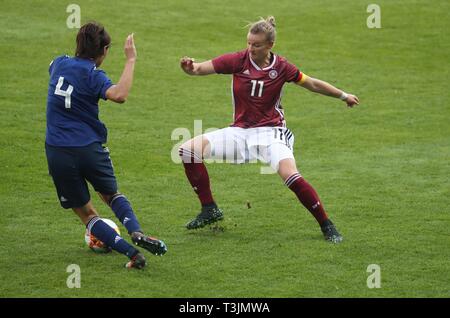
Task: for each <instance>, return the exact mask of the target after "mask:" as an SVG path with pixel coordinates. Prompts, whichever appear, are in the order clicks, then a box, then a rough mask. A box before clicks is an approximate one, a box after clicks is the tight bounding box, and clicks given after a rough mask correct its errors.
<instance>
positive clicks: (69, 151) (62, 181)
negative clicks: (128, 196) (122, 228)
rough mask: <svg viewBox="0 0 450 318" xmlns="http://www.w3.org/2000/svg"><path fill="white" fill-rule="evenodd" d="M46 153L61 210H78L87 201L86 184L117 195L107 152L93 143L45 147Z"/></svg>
mask: <svg viewBox="0 0 450 318" xmlns="http://www.w3.org/2000/svg"><path fill="white" fill-rule="evenodd" d="M45 153H46V155H47V162H48V169H49V173H50V175H51V176H52V178H53V182H54V184H55V187H56V192H57V194H58V199H59V202H60V203H61V206H62V207H63V208H65V209H69V208H79V207H82V206H84V205H85V204H86V203H88V202H89V200H90V195H89V189H88V185H87V183H86V181H88V182H89V183H90V184H92V186H93V187H94V189H95V191H97V192H100V193H103V194H114V193H116V192H117V182H116V177H115V176H114V169H113V166H112V162H111V158H110V157H109V150H108V148H107V147H103V146H102V145H101V143H98V142H94V143H92V144H90V145H87V146H85V147H55V146H50V145H48V144H45Z"/></svg>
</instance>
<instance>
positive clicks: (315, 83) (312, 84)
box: [299, 77, 359, 107]
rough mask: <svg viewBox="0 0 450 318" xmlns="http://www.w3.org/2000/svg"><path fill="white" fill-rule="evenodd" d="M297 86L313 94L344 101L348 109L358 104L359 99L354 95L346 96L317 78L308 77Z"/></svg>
mask: <svg viewBox="0 0 450 318" xmlns="http://www.w3.org/2000/svg"><path fill="white" fill-rule="evenodd" d="M299 85H301V86H302V87H304V88H306V89H308V90H310V91H311V92H314V93H319V94H322V95H326V96H331V97H335V98H339V99H341V100H343V101H345V102H346V103H347V106H349V107H352V106H354V105H358V104H359V99H358V97H356V96H355V95H352V94H347V93H345V92H344V91H342V90H340V89H339V88H336V87H334V86H333V85H331V84H330V83H327V82H325V81H322V80H319V79H317V78H312V77H308V78H307V79H306V81H305V82H303V83H301V84H299Z"/></svg>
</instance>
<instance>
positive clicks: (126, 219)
mask: <svg viewBox="0 0 450 318" xmlns="http://www.w3.org/2000/svg"><path fill="white" fill-rule="evenodd" d="M129 220H130V218H127V217H125V219H123V225H125V224H127V222H128V221H129Z"/></svg>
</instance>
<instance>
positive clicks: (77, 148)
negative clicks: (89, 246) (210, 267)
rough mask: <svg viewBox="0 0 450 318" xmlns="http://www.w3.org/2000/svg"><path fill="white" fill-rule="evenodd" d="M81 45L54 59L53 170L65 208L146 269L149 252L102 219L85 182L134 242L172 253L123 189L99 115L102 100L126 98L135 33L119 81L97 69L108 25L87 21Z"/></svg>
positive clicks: (49, 143) (50, 105)
mask: <svg viewBox="0 0 450 318" xmlns="http://www.w3.org/2000/svg"><path fill="white" fill-rule="evenodd" d="M76 43H77V48H76V53H75V57H69V56H67V55H65V56H59V57H57V58H56V59H54V60H53V61H52V62H51V63H50V68H49V73H50V81H49V88H48V98H47V131H46V140H45V150H46V155H47V161H48V167H49V172H50V174H51V176H52V178H53V182H54V184H55V187H56V191H57V195H58V199H59V201H60V204H61V206H62V207H63V208H65V209H68V208H71V209H72V210H73V211H74V212H75V213H76V214H77V215H78V216H79V217H80V219H81V221H82V222H83V223H84V224H85V225H86V227H87V229H88V230H89V231H90V232H91V234H92V235H94V236H95V237H96V238H98V239H99V240H100V241H102V242H104V243H105V244H106V245H107V246H109V247H111V248H112V249H114V250H116V251H118V252H120V253H122V254H125V255H126V256H128V257H129V259H130V261H129V262H128V263H127V264H126V267H127V268H136V269H141V268H143V267H144V266H145V265H146V260H145V257H144V255H143V254H142V253H140V252H139V250H138V249H136V248H135V247H134V246H133V245H131V244H129V243H128V242H126V241H125V240H124V239H123V238H122V237H121V236H119V235H118V234H117V233H116V232H115V231H114V230H113V229H112V228H111V227H109V226H108V225H107V224H106V223H105V222H103V221H102V220H101V218H100V217H99V216H98V214H97V211H96V210H95V208H94V206H93V205H92V202H91V200H90V195H89V190H88V186H87V183H86V181H88V182H89V183H91V184H92V186H93V187H94V189H95V191H97V192H98V193H99V195H100V197H101V198H102V200H103V201H104V202H105V203H106V204H107V205H108V206H109V207H110V208H111V209H112V210H113V211H114V214H115V215H116V216H117V218H118V219H119V220H120V222H121V223H122V224H123V225H124V226H125V227H126V229H127V230H128V233H129V234H130V236H131V240H132V242H133V243H134V244H135V245H138V246H140V247H142V248H144V249H147V250H148V251H150V252H151V253H153V254H155V255H162V254H164V253H165V252H166V251H167V248H166V245H165V244H164V242H163V241H161V240H158V239H156V238H153V237H150V236H147V235H145V234H144V233H143V232H142V229H141V227H140V225H139V222H138V220H137V218H136V215H135V214H134V212H133V209H132V208H131V205H130V202H129V201H128V200H127V198H126V197H125V196H124V195H123V194H121V193H120V192H118V189H117V182H116V177H115V175H114V170H113V166H112V163H111V159H110V156H109V150H108V148H106V147H104V146H103V144H104V143H106V139H107V129H106V127H105V125H104V124H103V123H102V122H101V121H100V120H99V118H98V113H99V108H98V101H99V99H100V98H103V99H104V100H111V101H113V102H116V103H124V102H125V101H126V98H127V96H128V93H129V91H130V88H131V84H132V81H133V73H134V65H135V62H136V48H135V45H134V39H133V34H131V35H128V37H127V39H126V41H125V46H124V51H125V56H126V63H125V67H124V69H123V72H122V76H121V77H120V80H119V82H118V83H117V84H115V85H114V84H113V83H112V82H111V80H110V79H109V78H108V77H107V75H106V74H105V72H103V71H101V70H99V69H97V67H99V66H100V65H101V64H102V62H103V61H104V59H105V58H106V56H107V54H108V50H109V47H110V43H111V38H110V36H109V34H108V33H107V32H106V30H105V29H104V27H103V26H102V25H100V24H98V23H96V22H90V23H87V24H85V25H83V26H82V27H81V28H80V30H79V32H78V34H77V38H76Z"/></svg>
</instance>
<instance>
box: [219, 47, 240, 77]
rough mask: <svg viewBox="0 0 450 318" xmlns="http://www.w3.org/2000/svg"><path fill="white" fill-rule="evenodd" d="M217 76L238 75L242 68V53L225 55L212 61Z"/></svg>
mask: <svg viewBox="0 0 450 318" xmlns="http://www.w3.org/2000/svg"><path fill="white" fill-rule="evenodd" d="M212 64H213V67H214V71H215V72H216V73H217V74H233V73H238V72H239V71H240V70H241V68H242V52H236V53H227V54H224V55H221V56H218V57H216V58H214V59H213V60H212Z"/></svg>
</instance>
